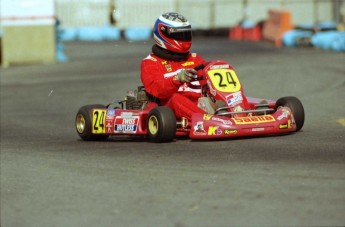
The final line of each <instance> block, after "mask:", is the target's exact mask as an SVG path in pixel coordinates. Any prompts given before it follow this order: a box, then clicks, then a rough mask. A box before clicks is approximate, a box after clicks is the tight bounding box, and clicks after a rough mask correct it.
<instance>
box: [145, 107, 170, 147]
mask: <svg viewBox="0 0 345 227" xmlns="http://www.w3.org/2000/svg"><path fill="white" fill-rule="evenodd" d="M175 135H176V118H175V114H174V112H173V111H172V110H171V109H170V108H168V107H166V106H159V107H156V108H154V109H152V110H151V111H150V112H149V115H148V118H147V136H148V138H149V139H150V140H151V141H152V142H155V143H161V142H170V141H172V140H173V139H174V138H175Z"/></svg>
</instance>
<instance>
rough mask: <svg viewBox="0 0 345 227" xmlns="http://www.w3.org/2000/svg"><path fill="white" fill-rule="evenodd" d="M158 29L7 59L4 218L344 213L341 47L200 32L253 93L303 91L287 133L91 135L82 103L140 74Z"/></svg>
mask: <svg viewBox="0 0 345 227" xmlns="http://www.w3.org/2000/svg"><path fill="white" fill-rule="evenodd" d="M151 45H152V41H150V42H140V43H130V42H126V41H120V42H116V43H110V42H105V43H78V42H76V43H68V44H67V45H66V53H67V55H68V56H69V57H70V61H69V62H68V63H65V64H55V65H33V66H17V67H11V68H7V69H1V77H0V78H1V226H3V227H8V226H26V227H28V226H35V227H41V226H42V227H43V226H65V227H66V226H71V227H72V226H73V227H75V226H83V227H85V226H230V225H232V226H233V225H236V226H239V225H240V226H279V225H282V226H311V225H318V226H334V225H344V224H345V216H344V210H345V193H344V191H345V127H344V126H343V125H342V124H341V119H344V118H345V106H344V100H345V66H344V54H337V53H333V52H325V51H320V50H316V49H276V48H274V47H273V46H272V45H271V44H268V43H245V42H230V41H228V40H226V39H223V38H197V39H196V40H195V42H194V45H193V50H194V51H196V52H198V53H200V54H201V55H202V56H203V57H204V58H205V59H206V60H211V59H224V60H227V61H230V62H231V63H232V64H233V66H234V67H235V69H236V70H237V74H238V75H239V77H240V79H241V81H242V83H243V86H244V89H245V91H246V95H248V96H252V97H261V98H269V99H278V98H280V97H283V96H289V95H292V96H296V97H298V98H299V99H300V100H301V101H302V103H303V104H304V107H305V112H306V121H305V125H304V127H303V129H302V130H301V132H299V133H295V134H291V135H288V136H279V137H264V138H243V139H235V140H228V141H224V140H222V141H206V142H202V141H190V140H186V139H183V140H177V141H175V142H172V143H167V144H152V143H148V142H146V141H145V140H134V141H131V140H125V139H124V140H120V141H117V140H109V141H106V142H83V141H81V140H80V139H79V137H78V135H77V133H76V130H75V128H74V118H75V114H76V112H77V110H78V108H79V107H80V106H83V105H86V104H95V103H102V104H107V103H109V102H111V101H113V100H114V99H122V98H123V97H124V96H125V93H126V91H127V90H130V89H134V88H136V86H137V85H139V84H140V80H139V69H140V61H141V59H142V58H144V57H146V56H147V54H148V52H149V51H150V49H151Z"/></svg>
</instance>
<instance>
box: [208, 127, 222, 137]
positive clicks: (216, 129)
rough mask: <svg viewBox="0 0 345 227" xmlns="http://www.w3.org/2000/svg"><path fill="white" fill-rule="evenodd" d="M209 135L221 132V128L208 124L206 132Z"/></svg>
mask: <svg viewBox="0 0 345 227" xmlns="http://www.w3.org/2000/svg"><path fill="white" fill-rule="evenodd" d="M207 134H208V135H209V136H214V135H218V136H219V135H221V134H222V130H220V129H219V127H218V126H210V127H208V133H207Z"/></svg>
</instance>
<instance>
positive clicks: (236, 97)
mask: <svg viewBox="0 0 345 227" xmlns="http://www.w3.org/2000/svg"><path fill="white" fill-rule="evenodd" d="M225 98H226V102H227V104H228V106H230V107H232V106H236V105H238V104H240V103H242V101H243V97H242V94H241V92H240V91H238V92H234V93H232V94H230V95H228V96H226V97H225Z"/></svg>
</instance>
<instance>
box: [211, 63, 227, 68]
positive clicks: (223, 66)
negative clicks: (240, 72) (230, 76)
mask: <svg viewBox="0 0 345 227" xmlns="http://www.w3.org/2000/svg"><path fill="white" fill-rule="evenodd" d="M229 67H230V66H229V64H225V65H211V67H210V69H228V68H229Z"/></svg>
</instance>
